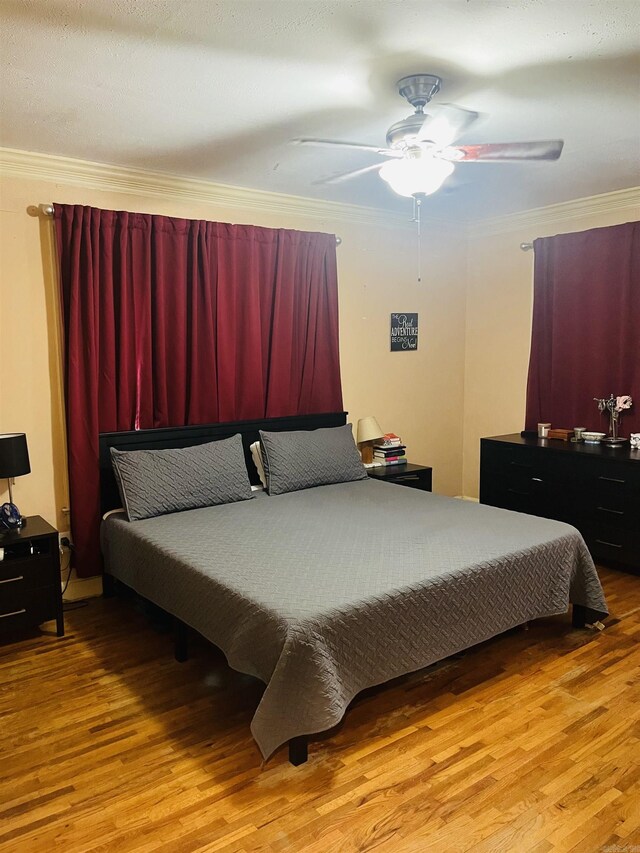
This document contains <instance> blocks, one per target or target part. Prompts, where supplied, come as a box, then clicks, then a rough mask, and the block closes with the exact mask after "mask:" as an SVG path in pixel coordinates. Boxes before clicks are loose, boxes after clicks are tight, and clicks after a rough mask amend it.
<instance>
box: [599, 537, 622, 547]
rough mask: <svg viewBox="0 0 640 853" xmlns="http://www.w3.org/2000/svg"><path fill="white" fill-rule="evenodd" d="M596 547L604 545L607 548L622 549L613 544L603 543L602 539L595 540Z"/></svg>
mask: <svg viewBox="0 0 640 853" xmlns="http://www.w3.org/2000/svg"><path fill="white" fill-rule="evenodd" d="M596 543H597V544H598V545H606V546H607V548H622V545H617V544H616V543H615V542H605V541H604V539H596Z"/></svg>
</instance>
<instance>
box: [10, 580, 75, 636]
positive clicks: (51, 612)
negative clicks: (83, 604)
mask: <svg viewBox="0 0 640 853" xmlns="http://www.w3.org/2000/svg"><path fill="white" fill-rule="evenodd" d="M59 595H60V588H59V587H55V586H50V587H42V588H40V589H36V590H26V589H25V588H24V587H20V586H16V585H12V586H11V587H9V588H8V589H7V587H0V632H6V631H13V630H16V629H18V628H24V627H28V626H35V625H39V624H40V623H41V622H46V621H48V620H49V619H55V618H56V616H57V615H58V606H59Z"/></svg>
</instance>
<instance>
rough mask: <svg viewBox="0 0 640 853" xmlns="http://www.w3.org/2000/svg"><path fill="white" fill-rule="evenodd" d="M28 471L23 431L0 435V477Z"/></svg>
mask: <svg viewBox="0 0 640 853" xmlns="http://www.w3.org/2000/svg"><path fill="white" fill-rule="evenodd" d="M30 472H31V465H30V464H29V450H28V448H27V436H26V435H25V434H24V433H23V432H8V433H4V434H2V435H0V479H3V480H4V479H5V478H9V477H21V476H22V475H23V474H29V473H30Z"/></svg>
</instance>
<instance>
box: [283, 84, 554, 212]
mask: <svg viewBox="0 0 640 853" xmlns="http://www.w3.org/2000/svg"><path fill="white" fill-rule="evenodd" d="M441 84H442V80H441V79H440V77H437V76H436V75H435V74H412V75H410V76H408V77H403V78H402V79H401V80H399V81H398V90H399V92H400V94H401V95H402V97H403V98H406V99H407V101H409V103H410V104H411V105H412V106H413V107H414V109H415V112H414V113H413V115H410V116H408V117H407V118H405V119H402V120H401V121H398V122H396V123H395V124H392V125H391V127H390V128H389V130H388V131H387V147H386V148H385V147H380V148H379V147H377V146H375V145H362V144H360V143H358V142H342V141H339V140H335V139H315V138H309V137H304V138H301V139H295V140H293V141H294V142H296V143H298V144H300V145H316V146H323V147H332V148H336V147H337V148H352V149H356V150H358V151H371V152H373V153H375V154H380V155H382V156H383V157H386V158H388V159H387V160H384V161H382V162H381V163H374V164H373V165H371V166H365V167H364V168H362V169H354V170H351V171H349V172H342V173H341V174H339V175H332V176H331V177H329V178H325V179H323V180H320V181H317V183H327V184H335V183H340V182H342V181H347V180H350V179H351V178H354V177H356V176H357V175H363V174H365V173H366V172H374V171H379V173H380V177H381V178H383V179H384V180H385V181H386V182H387V183H388V184H389V185H390V186H391V188H392V189H393V190H395V192H397V193H398V194H399V195H403V196H414V198H415V197H421V196H423V195H430V194H431V193H434V192H436V190H438V189H439V188H440V187H441V186H442V184H443V183H444V181H445V180H446V179H447V178H448V177H449V175H451V173H452V172H453V170H454V168H455V166H456V164H457V163H499V162H508V161H514V160H557V159H558V157H559V156H560V154H561V152H562V146H563V145H564V142H563V140H562V139H554V140H545V141H542V142H503V143H485V144H479V145H455V144H454V143H455V140H456V139H458V138H459V137H460V136H462V134H463V133H464V132H465V131H466V130H467V128H468V127H470V125H471V124H473V122H474V121H475V120H476V119H477V118H478V113H475V112H472V111H471V110H466V109H463V108H462V107H458V106H456V105H455V104H442V105H440V106H438V107H436V109H435V110H434V111H433V113H430V114H425V112H424V108H425V106H426V105H427V104H428V103H429V102H430V101H431V99H432V98H433V96H434V95H435V94H437V92H439V91H440V86H441Z"/></svg>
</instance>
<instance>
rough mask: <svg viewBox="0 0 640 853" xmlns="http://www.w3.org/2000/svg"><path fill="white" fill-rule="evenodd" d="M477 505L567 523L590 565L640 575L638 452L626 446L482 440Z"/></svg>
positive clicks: (504, 438) (502, 437)
mask: <svg viewBox="0 0 640 853" xmlns="http://www.w3.org/2000/svg"><path fill="white" fill-rule="evenodd" d="M480 502H481V503H484V504H490V505H491V506H499V507H503V508H504V509H512V510H516V511H517V512H528V513H530V514H531V515H541V516H544V517H545V518H555V519H558V521H566V522H568V523H569V524H572V525H573V526H574V527H577V528H578V530H579V531H580V532H581V533H582V535H583V536H584V538H585V541H586V543H587V545H588V547H589V550H590V551H591V553H592V555H593V558H594V560H595V561H596V562H601V563H611V564H613V565H617V566H619V567H621V568H625V569H628V570H631V571H633V572H635V573H640V452H639V451H637V450H632V449H631V448H630V446H629V445H628V444H626V445H622V446H621V447H618V448H610V447H607V446H605V445H600V444H583V443H580V444H577V443H576V444H574V443H572V442H565V441H557V440H554V439H538V438H522V437H521V436H520V435H518V434H516V435H498V436H495V437H493V438H483V439H481V441H480Z"/></svg>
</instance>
